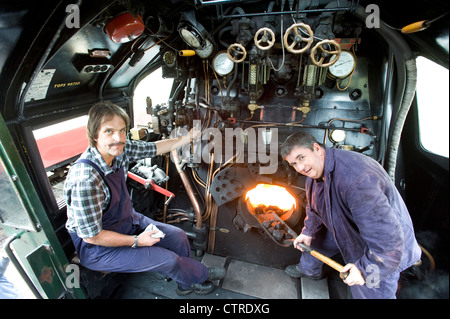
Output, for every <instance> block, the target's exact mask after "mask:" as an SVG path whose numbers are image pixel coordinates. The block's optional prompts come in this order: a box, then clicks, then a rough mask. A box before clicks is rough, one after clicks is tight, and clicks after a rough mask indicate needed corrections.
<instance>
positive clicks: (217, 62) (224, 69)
mask: <svg viewBox="0 0 450 319" xmlns="http://www.w3.org/2000/svg"><path fill="white" fill-rule="evenodd" d="M213 68H214V71H216V72H217V74H219V75H221V76H224V75H228V74H230V73H231V71H233V68H234V63H233V61H231V60H230V58H228V55H227V52H226V51H221V52H219V53H217V54H216V56H215V57H214V59H213Z"/></svg>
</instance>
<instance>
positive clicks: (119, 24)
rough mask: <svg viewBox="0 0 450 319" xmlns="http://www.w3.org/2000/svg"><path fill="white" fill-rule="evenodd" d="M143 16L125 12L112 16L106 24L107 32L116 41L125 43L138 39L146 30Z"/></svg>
mask: <svg viewBox="0 0 450 319" xmlns="http://www.w3.org/2000/svg"><path fill="white" fill-rule="evenodd" d="M144 29H145V26H144V24H143V23H142V17H141V16H140V15H137V17H135V16H133V15H132V14H131V13H129V12H124V13H121V14H119V15H118V16H116V17H114V18H112V19H111V20H110V21H109V22H108V23H107V24H106V26H105V32H106V33H107V34H108V36H109V38H110V39H111V40H112V41H113V42H116V43H124V42H128V41H132V40H134V39H136V38H137V37H138V36H140V35H141V34H142V32H144Z"/></svg>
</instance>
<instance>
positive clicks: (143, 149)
mask: <svg viewBox="0 0 450 319" xmlns="http://www.w3.org/2000/svg"><path fill="white" fill-rule="evenodd" d="M124 153H126V154H127V156H128V157H129V160H130V161H132V162H133V161H137V160H140V159H143V158H149V157H154V156H156V145H155V143H153V142H143V141H133V140H128V139H127V142H126V144H125V149H124Z"/></svg>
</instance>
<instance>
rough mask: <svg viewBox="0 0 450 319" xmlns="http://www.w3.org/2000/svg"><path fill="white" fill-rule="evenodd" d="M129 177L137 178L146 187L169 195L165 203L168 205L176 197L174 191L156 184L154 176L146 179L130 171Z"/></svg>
mask: <svg viewBox="0 0 450 319" xmlns="http://www.w3.org/2000/svg"><path fill="white" fill-rule="evenodd" d="M128 177H129V178H131V179H132V180H135V181H136V182H138V183H139V184H142V185H144V187H145V189H152V190H154V191H156V192H158V193H160V194H163V195H164V196H167V197H168V199H167V201H166V202H165V203H164V205H166V206H167V205H169V203H170V201H171V200H172V199H173V198H174V197H175V194H174V193H172V192H169V191H168V190H167V189H165V188H162V187H161V186H159V185H158V184H156V183H155V181H154V180H153V179H152V178H148V179H145V178H142V177H140V176H138V175H136V174H134V173H132V172H128Z"/></svg>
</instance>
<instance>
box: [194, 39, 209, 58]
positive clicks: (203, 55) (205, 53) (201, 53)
mask: <svg viewBox="0 0 450 319" xmlns="http://www.w3.org/2000/svg"><path fill="white" fill-rule="evenodd" d="M195 53H197V55H198V56H199V57H201V58H202V59H206V58H208V57H209V56H210V55H211V54H212V53H213V45H212V43H211V42H209V40H206V45H205V48H203V49H195Z"/></svg>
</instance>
